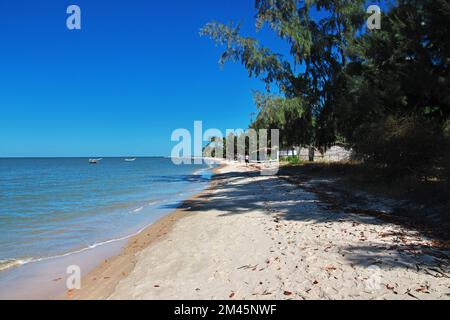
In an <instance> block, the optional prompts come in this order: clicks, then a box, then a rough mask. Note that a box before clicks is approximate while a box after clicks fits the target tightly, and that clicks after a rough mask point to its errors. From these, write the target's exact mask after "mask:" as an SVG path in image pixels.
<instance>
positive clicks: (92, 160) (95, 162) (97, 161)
mask: <svg viewBox="0 0 450 320" xmlns="http://www.w3.org/2000/svg"><path fill="white" fill-rule="evenodd" d="M102 160H103V158H100V159H89V163H90V164H97V163H99V162H100V161H102Z"/></svg>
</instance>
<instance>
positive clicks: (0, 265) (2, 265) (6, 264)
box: [0, 258, 33, 271]
mask: <svg viewBox="0 0 450 320" xmlns="http://www.w3.org/2000/svg"><path fill="white" fill-rule="evenodd" d="M32 260H33V259H32V258H29V259H7V260H0V271H3V270H6V269H9V268H14V267H19V266H21V265H24V264H27V263H29V262H31V261H32Z"/></svg>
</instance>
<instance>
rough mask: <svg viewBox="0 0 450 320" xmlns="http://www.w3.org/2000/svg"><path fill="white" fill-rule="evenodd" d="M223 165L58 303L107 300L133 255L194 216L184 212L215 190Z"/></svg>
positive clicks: (130, 267) (133, 260) (132, 263)
mask: <svg viewBox="0 0 450 320" xmlns="http://www.w3.org/2000/svg"><path fill="white" fill-rule="evenodd" d="M226 165H227V164H225V163H218V166H217V167H215V168H213V169H212V170H211V173H212V175H211V180H210V182H209V183H208V185H207V186H206V188H205V189H203V190H202V191H200V192H199V193H197V194H194V195H193V196H191V197H189V198H188V199H186V200H184V201H183V202H182V203H181V204H180V206H179V207H178V208H176V209H175V210H174V211H172V212H171V213H169V214H167V215H164V216H163V217H161V218H159V219H158V220H156V221H155V222H154V223H152V224H151V225H149V226H147V227H146V228H144V229H143V230H141V231H140V232H139V233H138V234H136V235H134V236H132V237H130V238H129V239H128V241H127V244H126V245H125V246H124V247H123V248H121V249H120V252H119V253H118V254H116V255H114V256H112V257H110V258H109V259H105V260H103V262H101V263H99V264H98V265H97V266H96V267H95V268H94V269H93V270H91V271H90V272H89V273H88V274H86V275H84V276H82V279H81V289H80V290H67V291H66V293H65V295H64V296H63V297H59V298H57V299H64V300H66V299H69V300H91V299H94V300H99V299H106V298H107V297H109V296H110V295H111V294H112V293H113V292H114V289H115V287H116V286H117V284H118V283H119V282H120V280H121V279H123V278H125V277H126V276H127V275H128V274H129V273H130V272H131V271H132V270H133V269H134V267H135V265H136V263H137V257H136V255H137V254H138V253H139V252H141V251H142V250H144V249H145V248H147V247H149V246H151V245H152V244H154V243H156V242H158V241H160V240H161V239H163V238H164V237H165V236H166V235H167V234H168V233H169V232H170V231H171V230H172V228H173V226H174V225H175V224H176V223H177V222H178V221H180V220H182V219H183V218H185V217H187V216H190V215H194V214H195V213H190V212H187V210H192V207H193V206H192V203H193V202H195V201H196V200H197V199H198V198H200V197H201V196H203V195H204V194H206V193H208V192H210V191H211V190H212V189H214V187H215V185H216V183H217V181H215V176H216V175H217V173H218V172H219V171H220V170H221V169H223V168H224V167H226Z"/></svg>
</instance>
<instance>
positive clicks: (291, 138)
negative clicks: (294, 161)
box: [201, 0, 365, 147]
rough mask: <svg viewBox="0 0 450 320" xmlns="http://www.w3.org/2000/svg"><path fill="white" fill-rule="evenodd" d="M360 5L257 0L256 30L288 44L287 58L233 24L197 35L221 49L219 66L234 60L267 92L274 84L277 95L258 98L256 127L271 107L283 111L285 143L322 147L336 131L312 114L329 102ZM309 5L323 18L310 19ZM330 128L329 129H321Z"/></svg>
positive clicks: (345, 1) (359, 22) (360, 0)
mask: <svg viewBox="0 0 450 320" xmlns="http://www.w3.org/2000/svg"><path fill="white" fill-rule="evenodd" d="M363 3H364V1H363V0H356V1H355V0H354V1H348V0H338V1H331V0H328V1H325V0H317V1H295V0H257V1H256V10H257V15H256V28H257V29H258V30H259V29H261V28H263V27H264V26H268V27H270V28H271V29H272V30H273V31H274V32H275V33H276V34H277V35H278V36H279V37H280V38H281V39H283V40H285V41H286V42H287V43H288V45H289V47H290V52H289V55H290V57H289V58H287V57H285V56H283V55H281V54H279V53H274V52H272V50H270V49H269V48H266V47H263V46H262V45H260V43H259V42H258V41H257V40H256V39H253V38H250V37H243V36H241V35H240V26H239V25H235V24H233V23H230V24H228V25H225V24H221V23H217V22H212V23H208V24H207V25H206V26H205V27H204V28H202V30H201V34H202V35H206V36H209V37H211V38H212V39H213V40H215V41H216V43H218V44H220V45H224V46H225V47H226V50H225V52H224V53H223V54H222V56H221V60H220V61H221V63H222V64H223V63H225V62H226V61H234V62H236V61H239V62H241V63H242V64H243V65H244V66H245V68H246V69H247V70H248V72H249V76H253V77H257V78H259V79H261V80H262V81H264V82H265V83H266V87H267V90H268V91H270V86H271V85H276V86H277V88H278V90H279V92H280V96H278V97H274V96H269V97H265V98H264V99H259V100H258V99H257V105H258V107H259V109H260V110H261V111H262V113H261V114H260V115H259V118H258V119H257V123H256V124H254V125H256V126H259V125H260V124H261V123H262V120H261V119H262V118H264V117H266V116H268V115H270V113H268V112H267V110H268V109H271V108H272V109H274V112H275V113H285V114H284V115H283V116H281V115H280V118H281V119H283V120H284V121H285V122H284V123H279V124H281V125H283V124H284V128H283V132H284V134H283V136H282V140H283V141H285V143H287V144H290V145H298V146H303V145H313V144H316V145H317V144H320V145H321V146H324V147H325V146H326V145H328V144H331V143H332V142H334V140H335V132H334V131H335V129H334V127H329V126H326V125H324V124H323V125H321V126H317V125H316V124H317V118H319V116H320V114H321V112H322V110H324V109H327V108H329V106H330V105H332V104H333V100H334V95H333V90H335V87H336V81H337V80H338V79H339V73H340V71H341V70H342V68H344V67H345V66H346V65H347V63H348V47H349V46H350V45H351V43H352V40H353V38H354V37H355V35H356V33H357V31H358V29H359V28H360V27H361V26H362V24H363V22H364V20H363V17H364V12H365V11H364V7H363ZM313 9H314V10H315V12H324V15H323V18H320V19H318V18H314V16H315V15H313V14H312V10H313ZM289 61H292V63H291V62H289ZM257 98H258V97H257ZM259 98H261V96H260V97H259ZM317 129H319V130H320V131H321V134H320V135H318V136H320V137H324V138H326V139H319V140H316V139H315V137H316V132H315V131H316V130H317ZM329 130H332V131H333V132H331V133H330V132H327V133H326V134H324V133H323V132H322V131H329Z"/></svg>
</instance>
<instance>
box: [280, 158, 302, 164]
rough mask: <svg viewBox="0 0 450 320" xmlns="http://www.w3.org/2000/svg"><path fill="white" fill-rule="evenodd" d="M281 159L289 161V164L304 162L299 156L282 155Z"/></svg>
mask: <svg viewBox="0 0 450 320" xmlns="http://www.w3.org/2000/svg"><path fill="white" fill-rule="evenodd" d="M280 160H281V161H284V162H288V163H289V164H292V165H296V164H300V163H301V162H302V161H301V160H300V158H299V157H298V156H287V157H282V158H281V159H280Z"/></svg>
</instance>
